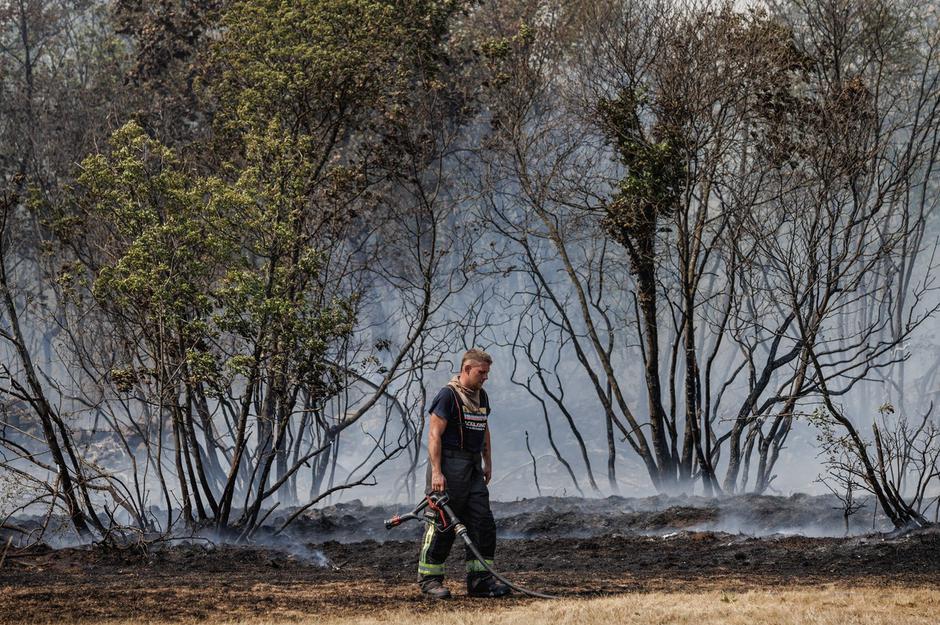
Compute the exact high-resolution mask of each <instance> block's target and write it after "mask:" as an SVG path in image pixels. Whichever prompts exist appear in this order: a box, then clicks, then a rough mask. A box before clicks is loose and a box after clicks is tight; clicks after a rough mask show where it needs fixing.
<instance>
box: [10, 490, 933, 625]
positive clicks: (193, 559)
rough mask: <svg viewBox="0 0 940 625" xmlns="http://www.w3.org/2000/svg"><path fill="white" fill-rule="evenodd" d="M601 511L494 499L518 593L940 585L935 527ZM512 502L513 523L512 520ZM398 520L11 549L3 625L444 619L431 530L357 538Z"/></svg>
mask: <svg viewBox="0 0 940 625" xmlns="http://www.w3.org/2000/svg"><path fill="white" fill-rule="evenodd" d="M599 501H602V502H606V503H607V504H608V505H607V506H606V507H604V506H602V505H600V504H598V503H597V501H594V500H587V501H584V500H582V505H581V507H580V508H579V509H578V510H575V508H577V506H576V505H575V502H573V501H541V502H537V501H535V500H528V501H526V502H519V504H518V505H513V504H509V503H502V504H497V505H496V506H495V507H496V513H497V516H498V518H499V531H500V534H501V539H500V542H499V545H498V551H497V561H496V564H497V567H498V568H499V569H500V570H502V571H503V572H504V573H505V574H506V575H507V576H509V577H510V578H512V579H513V580H514V581H516V582H518V583H520V584H523V585H525V586H529V587H532V588H534V589H538V590H543V591H547V592H552V593H557V594H560V595H563V596H569V597H578V596H599V595H608V594H617V593H624V592H649V591H695V590H706V589H715V588H721V589H724V590H742V589H748V588H762V587H775V588H779V587H781V586H788V587H793V586H797V587H799V586H811V585H817V584H826V583H832V584H842V585H852V586H854V585H888V584H891V585H910V586H924V585H932V586H936V584H937V583H938V582H940V530H938V529H935V528H928V529H923V530H917V531H911V532H904V533H891V534H886V533H870V534H866V535H856V536H850V537H833V536H828V537H827V536H816V537H813V536H803V535H798V534H783V533H777V534H770V535H757V534H756V533H753V534H747V533H731V532H725V531H716V530H707V529H706V530H702V529H697V528H700V527H708V526H715V525H717V524H720V523H722V522H723V519H725V518H726V517H725V512H724V511H723V510H724V506H723V504H722V505H718V504H714V503H712V504H711V505H697V502H689V501H681V502H680V501H671V500H670V501H662V502H659V503H660V504H662V505H663V506H664V507H663V508H661V509H659V510H656V509H655V507H654V506H652V505H650V506H649V507H648V509H643V508H642V507H641V506H640V505H637V502H636V501H632V502H627V500H624V501H616V500H615V501H608V500H599ZM759 503H760V504H761V505H760V510H761V514H764V515H765V517H764V518H765V521H767V525H766V526H767V527H769V528H773V527H776V524H777V523H778V521H774V522H769V521H768V520H767V519H768V518H769V517H772V516H774V515H777V516H778V517H781V516H782V518H783V519H784V520H783V521H779V524H781V525H782V524H786V525H791V522H792V521H793V520H794V519H796V520H800V518H798V517H799V515H797V514H795V513H794V512H793V511H792V510H790V511H789V512H785V513H780V512H776V513H773V512H768V511H767V510H770V507H769V506H765V505H764V504H766V503H767V502H766V501H764V502H759ZM784 503H786V502H784ZM816 503H817V506H816V510H817V514H822V513H821V512H819V511H820V510H821V509H822V506H820V505H818V504H819V502H816ZM628 505H629V506H630V507H631V508H630V509H627V506H628ZM803 505H804V503H803V502H800V506H801V507H802V506H803ZM504 506H506V507H508V508H510V509H512V510H513V511H514V512H516V514H511V515H507V514H505V510H504V509H503V507H504ZM809 507H811V506H809ZM764 508H767V510H765V509H764ZM395 511H396V510H393V509H392V508H391V507H385V508H369V507H366V506H361V504H355V503H353V504H342V505H340V506H336V507H335V510H332V511H331V510H330V509H324V510H320V511H318V512H317V513H316V515H317V516H318V517H319V518H312V519H311V520H310V521H311V523H310V526H312V525H313V524H317V525H319V528H318V529H317V530H312V528H311V527H310V526H307V527H305V526H304V524H303V523H302V524H300V525H299V526H298V527H297V528H295V529H294V530H293V534H292V535H291V536H289V537H287V538H286V539H284V540H283V542H281V543H279V544H274V543H271V542H269V544H268V546H264V545H259V544H254V545H230V544H222V543H218V542H213V541H210V540H205V539H202V540H196V541H192V542H186V541H170V542H164V543H154V544H151V545H148V546H147V547H146V548H144V547H140V546H128V547H126V548H120V549H118V548H107V549H105V548H100V547H92V546H80V547H69V548H62V549H50V548H48V547H45V546H38V547H34V548H31V549H28V550H15V549H13V550H11V552H10V554H8V557H7V558H6V560H5V562H4V565H3V567H2V568H0V623H2V624H6V623H11V624H12V623H62V622H93V621H94V622H100V621H106V620H112V619H134V620H139V621H142V622H147V621H153V622H173V621H181V620H207V621H212V620H236V619H252V618H273V617H277V618H283V619H286V620H290V619H291V618H306V617H309V616H310V615H316V614H333V615H347V614H348V615H351V614H360V613H367V612H373V611H375V610H381V609H385V608H402V607H405V608H409V609H414V610H415V611H416V613H423V612H426V611H429V610H434V609H436V607H435V605H434V604H432V603H428V602H427V601H424V600H423V599H422V597H421V596H420V593H419V592H418V589H417V586H416V584H415V583H414V581H415V575H416V574H415V570H416V565H417V555H418V544H417V540H416V535H417V531H419V530H420V525H419V524H417V523H412V524H411V525H410V526H406V527H405V528H404V529H406V530H407V531H405V532H399V530H393V531H392V532H389V533H386V532H385V530H384V529H382V531H381V532H377V531H376V532H375V535H376V536H379V537H381V538H383V539H393V540H375V539H373V538H368V537H365V538H361V539H359V540H356V539H355V534H352V533H349V532H347V531H346V528H348V527H349V526H350V525H355V526H356V527H358V530H359V532H360V533H368V532H365V531H364V530H363V528H371V527H372V526H373V525H378V526H381V522H382V519H383V518H385V515H386V513H387V514H388V515H390V514H391V513H393V512H395ZM741 512H742V511H741V510H740V509H738V510H737V511H736V513H735V514H736V515H737V516H736V518H740V517H741ZM324 519H328V520H324ZM337 520H339V521H340V522H337ZM804 520H805V519H804ZM810 521H811V522H812V523H814V524H816V525H822V524H821V523H819V522H818V519H816V518H811V519H810ZM868 522H869V523H870V522H871V518H870V517H869V519H868ZM690 528H691V529H690ZM370 531H371V530H370ZM412 532H414V534H412ZM462 551H463V550H462V549H461V548H458V547H456V546H455V548H454V551H453V552H452V555H451V559H450V561H449V565H448V570H449V571H450V572H451V574H450V579H449V584H450V587H451V589H452V590H453V591H455V594H456V595H457V597H456V599H455V602H454V604H455V605H456V606H460V605H462V604H464V603H465V604H466V605H467V606H476V607H479V605H480V603H479V600H473V599H469V598H467V597H465V596H464V594H463V588H462V581H463V580H462V568H463V567H462V562H461V561H462V559H463V553H462ZM527 601H532V599H528V598H524V597H519V596H515V597H513V598H510V599H509V600H508V602H504V603H508V604H510V605H511V604H514V603H522V602H527Z"/></svg>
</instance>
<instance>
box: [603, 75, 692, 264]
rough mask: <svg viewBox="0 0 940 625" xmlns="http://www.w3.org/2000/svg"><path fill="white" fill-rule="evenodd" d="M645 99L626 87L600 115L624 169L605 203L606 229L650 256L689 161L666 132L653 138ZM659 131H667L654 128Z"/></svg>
mask: <svg viewBox="0 0 940 625" xmlns="http://www.w3.org/2000/svg"><path fill="white" fill-rule="evenodd" d="M644 106H646V100H645V98H644V97H643V96H642V95H641V94H637V93H633V92H630V91H622V92H621V93H620V94H619V96H618V97H617V98H614V99H610V100H601V101H600V102H599V103H598V113H599V115H600V118H601V121H602V123H603V126H604V128H605V130H606V131H607V134H608V136H609V137H610V139H611V141H612V142H613V144H614V145H615V146H616V148H617V156H618V157H619V159H620V161H621V162H622V163H623V165H624V166H625V168H626V174H625V176H624V177H623V179H621V181H620V183H619V185H618V188H617V192H616V194H615V195H614V197H613V199H612V201H611V202H609V203H608V205H607V206H606V211H607V215H606V216H605V221H604V224H605V227H606V229H607V231H608V232H609V233H610V235H611V236H612V237H613V238H614V240H616V241H618V242H619V243H621V244H622V245H626V246H627V247H628V248H630V249H632V250H634V251H635V252H639V253H640V255H641V256H642V257H643V258H645V259H646V260H650V259H651V255H652V251H653V239H654V238H655V235H656V229H657V224H658V223H659V222H660V221H661V220H664V219H668V218H669V217H670V216H671V215H672V214H673V212H674V211H675V208H676V205H677V202H678V201H679V197H680V194H681V192H682V185H683V182H684V180H685V162H684V160H683V156H682V154H681V153H680V151H679V150H678V149H677V148H676V146H677V145H678V144H679V141H678V140H676V139H673V138H671V137H668V136H663V137H661V138H660V140H658V141H657V140H654V139H650V138H649V137H648V136H647V135H648V133H647V132H646V131H645V129H644V127H643V124H642V122H641V115H642V114H643V108H644ZM652 134H653V135H654V136H655V135H663V134H666V133H665V132H664V131H663V130H662V129H656V130H655V131H654V132H653V133H652Z"/></svg>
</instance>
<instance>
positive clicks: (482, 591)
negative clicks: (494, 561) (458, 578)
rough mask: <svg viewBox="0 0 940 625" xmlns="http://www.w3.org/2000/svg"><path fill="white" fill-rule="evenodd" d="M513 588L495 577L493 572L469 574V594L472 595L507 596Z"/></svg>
mask: <svg viewBox="0 0 940 625" xmlns="http://www.w3.org/2000/svg"><path fill="white" fill-rule="evenodd" d="M510 592H512V590H511V589H510V588H509V586H507V585H506V584H504V583H503V582H501V581H499V580H498V579H496V578H495V577H493V575H492V573H470V574H469V575H467V594H468V595H470V596H471V597H505V596H506V595H508V594H509V593H510Z"/></svg>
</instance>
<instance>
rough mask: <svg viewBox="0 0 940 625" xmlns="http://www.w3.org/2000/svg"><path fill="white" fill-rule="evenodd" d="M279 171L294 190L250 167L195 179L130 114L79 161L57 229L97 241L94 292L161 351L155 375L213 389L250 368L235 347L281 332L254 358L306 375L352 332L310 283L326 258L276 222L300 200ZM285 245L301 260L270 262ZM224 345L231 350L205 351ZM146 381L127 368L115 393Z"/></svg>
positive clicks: (70, 277) (70, 273) (350, 318)
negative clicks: (232, 179) (172, 375)
mask: <svg viewBox="0 0 940 625" xmlns="http://www.w3.org/2000/svg"><path fill="white" fill-rule="evenodd" d="M285 161H287V159H286V158H285V159H281V160H279V161H275V162H276V163H277V164H278V166H283V165H284V164H285ZM287 162H288V164H290V161H287ZM296 166H297V167H298V168H300V169H299V171H300V172H301V173H302V172H303V169H302V163H296ZM284 179H285V180H286V181H287V182H293V183H294V184H296V188H294V187H291V186H290V185H286V186H285V185H281V186H280V187H273V186H269V185H267V184H265V183H264V182H263V180H264V177H262V176H259V175H258V174H257V172H256V171H255V170H254V169H253V168H248V169H246V170H245V172H244V173H243V175H242V176H241V177H240V179H239V180H238V182H237V184H229V183H225V182H223V181H222V180H220V179H219V178H216V177H201V176H198V175H195V174H193V173H192V172H191V171H190V170H189V169H188V168H187V167H185V166H184V164H183V163H181V161H180V160H179V159H178V158H177V156H176V155H175V154H174V153H173V151H172V150H170V149H168V148H167V147H165V146H163V145H161V144H160V143H159V142H157V141H155V140H153V139H151V138H149V137H148V136H147V135H146V134H145V133H144V132H143V130H142V129H141V128H140V127H139V126H137V125H136V124H134V123H133V122H132V123H129V124H127V125H125V126H124V127H123V128H121V129H120V130H118V131H117V132H116V133H115V134H114V136H113V137H112V138H111V141H110V151H109V152H108V153H106V154H97V155H93V156H91V157H89V158H87V159H86V160H85V161H84V162H83V164H82V171H81V174H80V176H79V178H78V183H77V184H76V185H75V187H74V188H73V189H72V191H71V194H70V197H71V203H70V205H69V206H68V210H66V211H65V212H64V213H63V214H61V215H60V216H59V219H57V220H56V221H55V223H54V226H56V227H57V228H58V232H59V234H60V235H61V236H63V237H68V238H72V239H75V238H81V239H82V240H83V242H84V244H83V246H82V247H83V248H84V249H89V247H88V244H89V243H92V242H93V246H92V248H91V249H96V250H97V251H98V252H99V254H100V255H99V257H98V258H96V259H95V260H94V262H92V263H89V264H88V267H89V269H91V270H92V272H93V273H94V280H93V283H92V286H91V292H92V294H93V296H94V298H95V301H96V302H97V303H98V305H99V306H101V307H102V309H104V310H105V311H106V312H107V313H108V314H109V315H110V316H111V318H112V319H113V320H114V321H115V323H116V324H117V325H118V326H120V327H123V328H124V329H125V332H126V334H127V336H128V338H130V339H132V338H133V337H136V336H143V337H145V340H146V341H147V343H148V349H147V351H148V352H149V353H150V354H161V355H162V357H163V358H164V362H162V363H154V364H158V366H157V367H155V368H154V369H153V371H151V372H150V373H151V374H152V375H157V374H159V371H160V366H162V367H163V368H164V369H165V370H172V371H181V372H182V371H186V372H187V373H188V378H186V381H187V382H190V383H198V382H207V383H209V384H210V386H217V385H218V384H222V383H225V380H226V379H227V377H229V376H233V375H245V374H247V373H248V371H249V370H250V369H251V366H252V365H253V364H254V363H255V361H254V359H253V358H252V357H250V356H248V355H247V354H245V353H243V352H242V350H248V349H251V348H252V346H253V345H256V344H257V341H259V340H264V339H263V338H262V337H265V336H276V337H277V339H276V341H275V342H274V344H273V345H272V346H271V348H270V350H269V351H268V353H267V356H268V360H267V361H265V363H259V364H262V365H270V364H271V363H272V362H274V361H275V360H277V362H279V363H281V364H280V365H279V366H280V367H281V368H282V369H284V368H287V369H290V368H291V367H294V368H295V371H294V372H295V374H296V375H298V376H299V377H300V378H308V377H309V374H310V372H311V371H313V370H314V369H315V363H317V362H320V361H322V359H323V357H324V354H325V353H326V352H327V351H328V349H329V348H330V346H331V344H332V343H331V342H332V341H333V340H334V339H336V338H337V337H342V336H346V335H348V334H349V333H350V332H351V331H352V327H353V323H354V320H355V311H354V308H353V306H352V305H351V303H350V301H348V300H344V299H342V298H338V297H335V298H333V299H332V300H329V301H327V302H326V303H325V304H323V303H322V302H323V294H322V293H321V292H320V290H319V286H317V284H318V283H317V281H316V280H315V279H314V278H315V276H316V274H317V272H318V271H319V269H320V260H321V256H322V255H321V254H320V253H319V252H318V251H317V250H316V249H315V248H313V247H311V246H308V245H304V244H303V243H302V242H298V235H297V233H296V232H294V231H293V230H291V228H290V223H291V221H290V220H289V219H284V218H282V217H283V214H284V213H290V212H291V211H296V210H297V206H298V202H297V198H298V197H303V195H302V190H303V182H302V181H296V180H295V179H294V178H290V177H287V176H285V177H284ZM291 249H293V250H295V251H297V252H299V253H298V254H297V256H296V259H295V261H296V262H293V263H288V262H278V261H277V258H278V255H280V254H284V253H286V252H287V251H288V250H291ZM77 271H78V270H77V269H76V267H75V266H74V265H68V266H66V268H65V270H64V272H63V275H62V276H61V278H60V282H61V283H64V284H68V285H74V284H75V275H76V273H77ZM220 342H221V343H225V344H229V345H235V346H236V347H235V350H234V351H231V350H227V351H223V350H220V349H218V348H213V347H212V346H213V345H218V344H220ZM223 365H224V366H223ZM146 378H147V376H142V375H140V372H139V370H138V369H135V368H134V367H132V366H131V365H130V364H128V365H127V366H124V367H117V368H114V369H113V370H112V371H111V372H110V379H111V382H112V383H113V384H114V385H115V387H116V389H117V390H119V391H121V392H126V391H128V390H130V389H131V388H132V387H133V385H135V384H137V383H141V382H144V381H145V380H146Z"/></svg>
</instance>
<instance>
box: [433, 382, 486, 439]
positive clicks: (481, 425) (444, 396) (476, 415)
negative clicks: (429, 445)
mask: <svg viewBox="0 0 940 625" xmlns="http://www.w3.org/2000/svg"><path fill="white" fill-rule="evenodd" d="M457 401H458V395H457V393H455V392H454V391H453V390H452V389H451V388H450V387H449V386H445V387H444V388H442V389H441V390H440V392H438V394H437V396H436V397H435V398H434V401H432V402H431V408H430V409H428V413H434V414H436V415H437V416H439V417H441V418H442V419H444V420H445V421H447V427H446V428H445V429H444V435H443V436H442V437H441V445H442V446H443V447H444V449H463V450H465V451H472V452H480V451H483V441H484V437H485V435H486V421H487V419H488V418H489V416H490V399H489V397H487V396H486V391H484V390H482V389H480V410H479V411H477V412H474V411H472V410H470V409H469V408H467V406H466V405H463V423H462V424H461V419H460V416H461V415H460V411H458V410H457ZM461 404H463V402H461ZM461 426H462V427H461ZM461 429H462V430H463V436H462V437H461ZM461 440H462V444H461Z"/></svg>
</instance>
